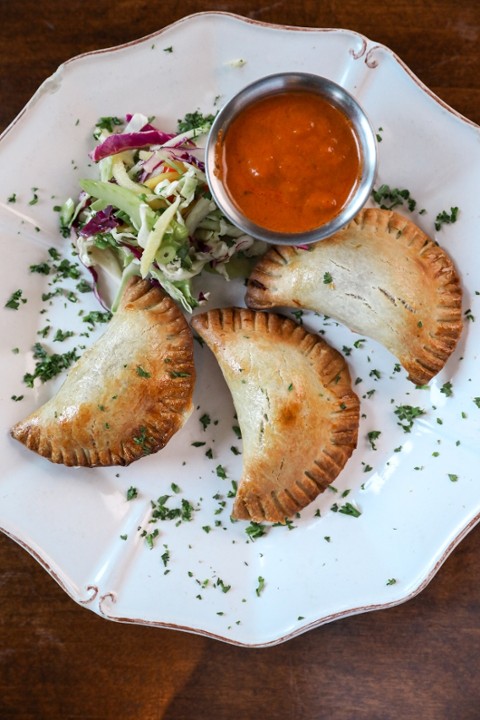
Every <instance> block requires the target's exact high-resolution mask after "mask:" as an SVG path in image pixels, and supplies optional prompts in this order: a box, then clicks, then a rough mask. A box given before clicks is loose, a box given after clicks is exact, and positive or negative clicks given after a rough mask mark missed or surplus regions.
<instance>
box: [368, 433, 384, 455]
mask: <svg viewBox="0 0 480 720" xmlns="http://www.w3.org/2000/svg"><path fill="white" fill-rule="evenodd" d="M381 434H382V431H381V430H370V432H368V433H367V438H368V442H369V443H370V445H371V446H372V450H376V449H377V446H376V445H375V440H378V438H379V437H380V435H381Z"/></svg>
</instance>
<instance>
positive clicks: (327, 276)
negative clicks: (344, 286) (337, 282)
mask: <svg viewBox="0 0 480 720" xmlns="http://www.w3.org/2000/svg"><path fill="white" fill-rule="evenodd" d="M323 283H324V285H330V284H331V283H333V277H332V276H331V274H330V273H329V272H326V273H323Z"/></svg>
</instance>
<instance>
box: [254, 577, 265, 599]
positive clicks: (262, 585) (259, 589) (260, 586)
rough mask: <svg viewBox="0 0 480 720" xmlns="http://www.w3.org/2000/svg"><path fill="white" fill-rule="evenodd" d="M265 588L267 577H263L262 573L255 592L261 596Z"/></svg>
mask: <svg viewBox="0 0 480 720" xmlns="http://www.w3.org/2000/svg"><path fill="white" fill-rule="evenodd" d="M264 589H265V578H263V577H262V576H261V575H259V576H258V585H257V587H256V589H255V594H256V596H257V597H260V595H261V594H262V592H263V590H264Z"/></svg>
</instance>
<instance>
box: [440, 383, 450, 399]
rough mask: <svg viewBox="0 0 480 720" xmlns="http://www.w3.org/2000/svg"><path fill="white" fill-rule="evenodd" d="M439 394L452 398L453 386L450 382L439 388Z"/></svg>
mask: <svg viewBox="0 0 480 720" xmlns="http://www.w3.org/2000/svg"><path fill="white" fill-rule="evenodd" d="M440 392H441V393H443V394H444V395H446V396H447V397H452V395H453V385H452V383H451V382H446V383H444V384H443V385H442V387H441V388H440Z"/></svg>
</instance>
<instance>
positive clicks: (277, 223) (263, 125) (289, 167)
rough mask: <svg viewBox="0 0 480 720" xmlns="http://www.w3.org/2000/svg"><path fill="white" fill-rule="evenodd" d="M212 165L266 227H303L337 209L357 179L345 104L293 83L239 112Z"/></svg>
mask: <svg viewBox="0 0 480 720" xmlns="http://www.w3.org/2000/svg"><path fill="white" fill-rule="evenodd" d="M217 168H218V172H219V174H220V177H221V179H222V181H223V183H224V185H225V189H226V191H227V193H228V194H229V196H230V199H231V201H232V202H233V203H234V205H235V206H236V207H237V209H238V210H239V211H240V212H241V213H242V214H243V215H244V216H246V217H247V218H249V219H250V220H251V221H253V222H254V223H256V224H257V225H259V226H261V227H263V228H266V229H268V230H272V231H275V232H280V233H301V232H306V231H308V230H313V229H315V228H316V227H319V226H321V225H323V224H325V223H326V222H328V221H329V220H331V219H332V218H334V217H335V216H336V215H338V213H339V212H340V211H341V210H342V208H343V207H344V205H345V204H346V202H347V201H348V199H349V197H350V195H351V193H352V191H353V190H354V189H355V187H356V185H357V183H358V180H359V176H360V170H361V158H360V151H359V146H358V141H357V137H356V135H355V132H354V129H353V126H352V124H351V122H350V120H349V119H348V118H347V117H346V116H345V115H344V114H343V112H342V111H341V110H339V109H338V108H336V107H335V106H334V105H332V104H331V103H330V102H329V101H328V100H326V99H325V98H323V97H321V96H320V95H317V94H316V93H313V92H308V91H302V90H294V91H286V92H281V93H278V94H277V95H273V96H270V97H267V98H262V99H260V100H258V101H256V102H254V103H252V104H251V105H249V106H248V107H246V108H245V109H244V110H242V112H240V113H239V115H238V116H237V117H236V118H235V119H234V120H233V121H232V122H231V123H230V125H229V126H228V127H227V129H226V131H225V133H224V134H223V136H222V137H221V138H220V140H219V143H218V146H217Z"/></svg>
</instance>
